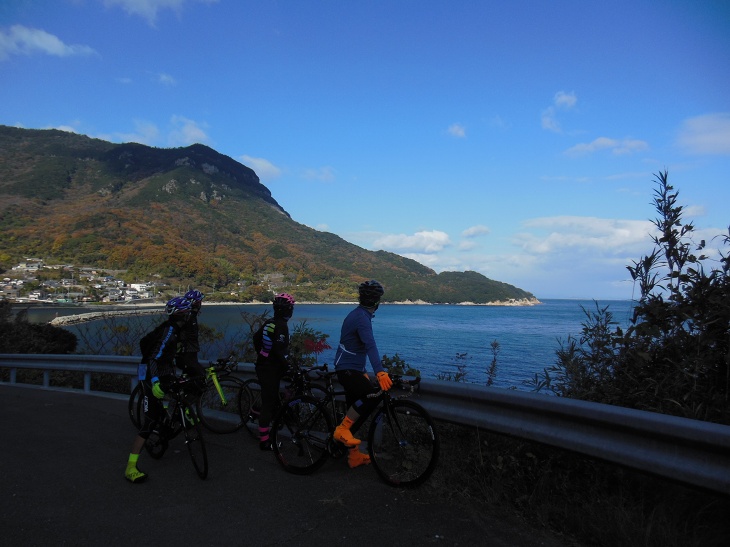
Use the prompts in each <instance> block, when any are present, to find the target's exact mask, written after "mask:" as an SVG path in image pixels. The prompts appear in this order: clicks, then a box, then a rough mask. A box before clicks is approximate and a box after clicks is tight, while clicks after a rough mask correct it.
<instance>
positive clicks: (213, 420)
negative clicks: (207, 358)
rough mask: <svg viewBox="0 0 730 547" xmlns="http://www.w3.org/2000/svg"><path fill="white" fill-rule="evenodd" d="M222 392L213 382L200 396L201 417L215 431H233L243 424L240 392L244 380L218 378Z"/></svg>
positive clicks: (206, 425) (204, 423) (205, 424)
mask: <svg viewBox="0 0 730 547" xmlns="http://www.w3.org/2000/svg"><path fill="white" fill-rule="evenodd" d="M218 382H219V385H220V392H219V391H218V389H217V387H216V386H215V385H213V384H212V383H211V384H209V385H208V387H207V388H206V390H205V391H204V392H203V393H202V395H201V396H200V419H201V421H202V422H203V425H204V426H205V427H206V428H207V429H209V430H210V431H212V432H214V433H233V432H234V431H238V430H239V429H240V428H241V427H242V426H243V423H244V422H243V420H242V419H241V409H240V408H239V404H240V402H241V397H240V392H241V388H242V386H243V382H241V381H240V380H238V379H236V378H233V377H223V378H220V379H219V380H218Z"/></svg>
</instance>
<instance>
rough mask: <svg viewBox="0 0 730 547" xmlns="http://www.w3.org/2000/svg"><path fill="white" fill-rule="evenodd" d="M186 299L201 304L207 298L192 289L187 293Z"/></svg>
mask: <svg viewBox="0 0 730 547" xmlns="http://www.w3.org/2000/svg"><path fill="white" fill-rule="evenodd" d="M185 298H187V299H188V300H194V301H195V302H201V301H202V300H203V298H205V295H204V294H203V293H202V292H200V291H198V290H196V289H191V290H189V291H188V292H186V293H185Z"/></svg>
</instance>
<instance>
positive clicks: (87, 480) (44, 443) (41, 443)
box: [0, 385, 564, 547]
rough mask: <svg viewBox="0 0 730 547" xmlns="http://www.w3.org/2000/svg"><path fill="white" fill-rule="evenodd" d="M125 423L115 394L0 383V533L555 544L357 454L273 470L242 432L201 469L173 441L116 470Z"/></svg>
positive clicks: (24, 538) (61, 540)
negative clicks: (315, 465)
mask: <svg viewBox="0 0 730 547" xmlns="http://www.w3.org/2000/svg"><path fill="white" fill-rule="evenodd" d="M134 435H135V430H134V429H133V427H132V424H131V423H130V421H129V418H128V417H127V411H126V402H125V401H122V400H118V399H109V398H105V397H96V396H90V395H83V394H78V393H67V392H56V391H44V390H38V389H30V388H23V387H16V386H7V385H5V386H3V385H0V500H1V501H0V511H1V513H0V514H1V515H2V516H1V518H0V523H1V524H0V535H1V537H2V543H3V544H5V545H14V546H26V545H43V546H47V545H74V546H82V545H104V546H105V547H111V546H116V545H125V546H126V545H129V544H132V543H134V544H135V545H137V546H145V545H158V546H159V545H172V544H177V545H216V546H218V545H222V544H229V545H251V546H258V545H262V546H263V545H267V546H268V545H282V546H296V545H327V546H340V545H348V546H350V547H353V546H359V545H379V546H389V545H403V546H410V545H429V544H441V545H464V546H466V545H469V546H474V545H479V546H495V547H507V546H510V547H512V546H518V547H533V546H543V547H557V546H561V545H564V543H563V542H562V541H561V540H560V539H559V538H553V537H550V536H548V535H546V534H545V533H544V532H534V531H531V530H530V529H529V528H526V527H525V526H524V524H522V523H520V522H516V521H514V520H512V519H510V518H509V517H507V516H505V515H502V514H499V515H497V514H495V513H494V511H493V510H485V509H480V508H478V507H476V506H474V505H467V504H465V503H457V502H453V501H445V500H442V499H439V498H438V495H437V494H436V493H435V492H434V491H433V489H430V488H429V486H428V485H425V486H422V487H421V488H419V489H416V490H410V491H408V490H407V491H403V490H399V489H394V488H392V487H389V486H387V485H385V484H384V483H382V482H381V481H380V480H379V479H378V478H377V475H376V473H375V471H374V470H372V469H370V468H369V467H361V468H357V469H353V470H351V469H349V468H348V467H347V464H346V463H345V462H344V461H342V460H339V461H329V462H327V463H326V464H325V466H324V467H323V468H322V469H320V470H319V471H318V472H317V473H315V474H314V475H312V476H307V477H298V476H294V475H290V474H288V473H286V472H284V471H283V470H282V469H281V468H280V467H279V466H278V464H277V463H276V461H275V460H274V458H273V456H272V455H271V454H270V453H262V452H260V451H259V450H258V446H257V443H255V442H254V441H253V440H252V439H251V438H250V437H249V436H248V435H247V434H245V433H243V432H241V433H236V434H232V435H213V434H209V435H208V436H207V437H206V443H207V447H208V456H209V463H210V474H209V477H208V479H207V480H205V481H201V480H200V479H199V478H198V477H197V475H196V474H195V472H194V470H193V467H192V465H191V463H190V458H189V456H188V454H187V451H186V450H185V447H184V445H183V444H181V443H182V441H180V440H178V439H176V440H175V441H173V444H171V446H170V449H169V450H168V452H167V453H166V454H165V456H164V457H163V458H162V459H161V460H159V461H155V460H152V459H151V458H149V457H145V454H144V453H143V454H142V456H141V458H140V465H139V466H140V467H141V468H142V469H143V470H145V471H146V472H147V473H148V474H149V478H148V480H147V481H146V482H145V483H142V484H131V483H128V482H127V481H125V480H124V478H123V471H124V467H125V465H126V461H127V456H128V454H129V448H130V445H131V442H132V439H133V437H134Z"/></svg>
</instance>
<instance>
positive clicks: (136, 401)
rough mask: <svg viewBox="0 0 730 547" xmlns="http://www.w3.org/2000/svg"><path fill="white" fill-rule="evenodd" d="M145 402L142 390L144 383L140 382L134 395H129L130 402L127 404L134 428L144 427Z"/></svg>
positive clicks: (135, 387)
mask: <svg viewBox="0 0 730 547" xmlns="http://www.w3.org/2000/svg"><path fill="white" fill-rule="evenodd" d="M143 402H144V390H143V389H142V382H138V383H137V385H136V386H134V389H133V390H132V393H131V394H130V395H129V401H128V402H127V408H128V411H129V419H130V420H132V423H133V424H134V427H136V428H137V429H140V428H141V427H142V419H143V417H144V410H143V408H142V404H143Z"/></svg>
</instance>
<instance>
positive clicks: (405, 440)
mask: <svg viewBox="0 0 730 547" xmlns="http://www.w3.org/2000/svg"><path fill="white" fill-rule="evenodd" d="M368 450H369V452H370V459H371V460H372V463H373V467H374V468H375V470H376V471H377V472H378V475H379V476H380V478H381V479H383V480H384V481H385V482H386V483H388V484H389V485H391V486H418V485H419V484H421V483H422V482H423V481H425V480H426V479H427V478H428V477H429V476H430V475H431V473H432V472H433V470H434V468H435V467H436V462H437V461H438V455H439V438H438V434H437V432H436V428H435V425H434V422H433V419H432V418H431V416H430V415H429V414H428V412H426V410H425V409H424V408H423V407H422V406H421V405H419V404H418V403H414V402H413V401H403V400H391V401H390V402H388V401H386V402H385V404H384V405H383V406H382V407H381V408H380V409H379V410H378V412H377V414H376V415H375V416H374V417H373V421H372V423H371V424H370V430H369V432H368Z"/></svg>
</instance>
